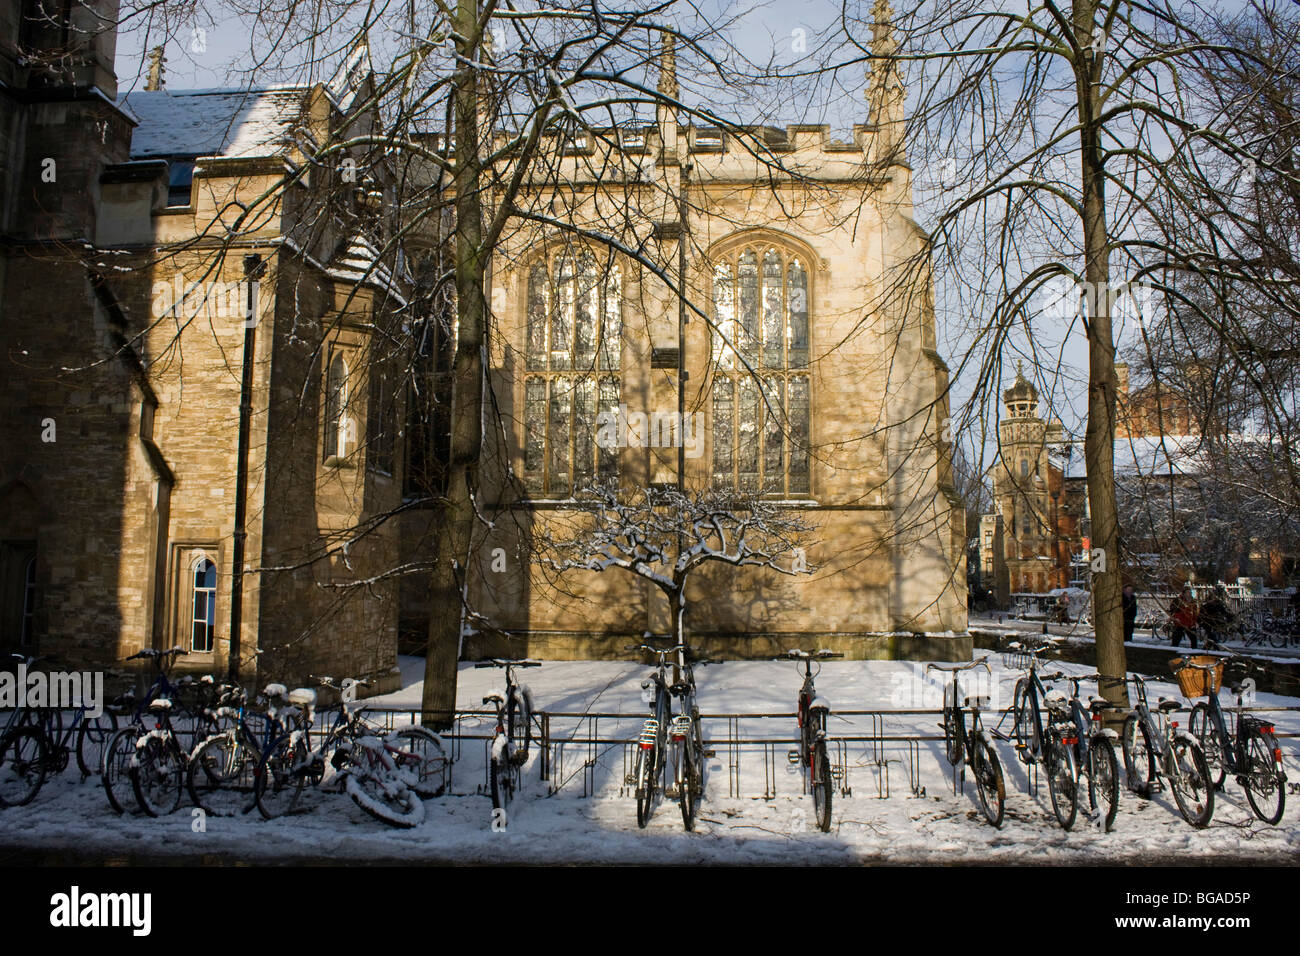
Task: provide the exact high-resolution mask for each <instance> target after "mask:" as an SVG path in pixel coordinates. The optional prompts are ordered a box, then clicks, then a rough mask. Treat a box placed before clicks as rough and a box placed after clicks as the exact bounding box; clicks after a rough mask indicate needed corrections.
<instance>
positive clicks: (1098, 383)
mask: <svg viewBox="0 0 1300 956" xmlns="http://www.w3.org/2000/svg"><path fill="white" fill-rule="evenodd" d="M1095 16H1096V4H1095V2H1094V0H1075V4H1074V35H1075V38H1076V40H1077V41H1078V43H1079V49H1080V53H1079V58H1078V60H1077V61H1076V67H1075V76H1076V77H1077V84H1078V100H1079V104H1078V105H1079V120H1080V133H1079V136H1080V156H1081V163H1082V170H1081V172H1082V186H1083V242H1084V281H1085V283H1086V286H1085V288H1086V290H1087V294H1086V295H1085V297H1084V300H1085V302H1086V303H1087V305H1086V311H1087V313H1088V428H1087V432H1086V433H1085V436H1084V446H1083V447H1084V461H1085V463H1086V465H1087V472H1088V508H1089V512H1090V513H1091V518H1092V526H1091V538H1092V547H1093V548H1094V549H1099V550H1100V552H1101V554H1100V555H1099V556H1098V557H1099V560H1094V564H1093V567H1094V570H1093V575H1092V601H1093V622H1094V625H1095V627H1096V634H1097V638H1096V640H1097V671H1098V672H1099V673H1100V674H1102V676H1104V677H1116V678H1118V677H1125V676H1127V673H1128V661H1127V657H1126V654H1125V650H1124V612H1123V607H1122V605H1121V584H1120V568H1119V518H1118V512H1119V508H1118V506H1117V504H1116V501H1115V390H1116V387H1117V383H1118V379H1117V378H1116V375H1115V338H1114V330H1113V328H1112V317H1111V295H1110V237H1109V234H1108V232H1107V225H1106V178H1105V165H1104V160H1103V158H1102V146H1101V132H1102V126H1101V123H1100V122H1099V114H1100V110H1101V102H1100V97H1099V96H1098V91H1099V80H1100V78H1101V63H1102V60H1103V54H1102V52H1101V49H1100V44H1099V43H1096V44H1095V43H1094V35H1093V30H1094V25H1093V24H1094V19H1095ZM1094 553H1095V552H1094ZM1101 693H1102V696H1104V697H1105V698H1106V699H1107V700H1110V701H1112V702H1113V703H1116V704H1121V705H1124V706H1127V703H1128V687H1127V685H1125V684H1107V683H1105V682H1103V685H1102V687H1101Z"/></svg>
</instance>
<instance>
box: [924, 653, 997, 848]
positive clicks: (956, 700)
mask: <svg viewBox="0 0 1300 956" xmlns="http://www.w3.org/2000/svg"><path fill="white" fill-rule="evenodd" d="M981 666H982V667H983V668H984V670H985V671H987V672H988V673H989V674H990V675H991V674H992V670H991V669H990V668H989V660H988V658H987V657H982V658H980V659H979V660H977V661H971V662H970V663H969V664H928V665H926V670H927V671H929V670H937V671H943V672H945V673H948V674H951V675H952V682H951V683H949V684H947V685H946V686H945V687H944V690H943V723H942V724H940V726H941V727H942V728H943V740H944V751H945V754H946V755H947V757H948V763H950V764H951V765H952V766H953V767H954V768H956V767H958V766H960V765H962V764H963V763H967V764H969V765H970V768H971V770H972V771H973V772H974V774H975V792H976V794H977V795H978V796H979V803H980V810H981V811H982V812H983V813H984V817H985V819H987V820H988V821H989V823H991V824H993V826H994V828H995V829H1001V827H1002V817H1003V812H1004V809H1005V805H1006V798H1007V790H1006V784H1005V783H1004V782H1003V779H1002V762H1001V761H1000V760H998V755H997V752H996V751H995V750H994V749H993V745H992V744H991V743H990V742H989V739H988V737H987V736H986V735H985V733H984V727H983V724H982V723H981V720H980V712H981V711H982V710H984V709H985V708H986V707H988V706H989V698H988V697H987V696H977V697H963V696H962V693H961V686H960V684H959V683H958V681H957V674H958V672H959V671H966V670H971V669H972V668H975V667H981ZM966 711H970V726H969V728H968V727H967V725H966Z"/></svg>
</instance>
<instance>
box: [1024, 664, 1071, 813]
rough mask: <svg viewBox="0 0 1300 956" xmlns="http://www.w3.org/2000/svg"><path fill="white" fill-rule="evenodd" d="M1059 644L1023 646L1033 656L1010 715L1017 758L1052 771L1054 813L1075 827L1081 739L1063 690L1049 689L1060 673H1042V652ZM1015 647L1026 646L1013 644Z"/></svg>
mask: <svg viewBox="0 0 1300 956" xmlns="http://www.w3.org/2000/svg"><path fill="white" fill-rule="evenodd" d="M1054 643H1055V642H1052V641H1048V642H1047V643H1046V644H1040V645H1030V646H1029V647H1026V648H1023V650H1024V653H1025V655H1026V656H1027V658H1028V661H1027V665H1026V666H1027V669H1028V671H1029V673H1028V674H1026V675H1025V676H1024V677H1021V678H1020V679H1019V680H1017V681H1016V685H1015V691H1014V693H1013V696H1012V704H1011V711H1010V713H1011V714H1012V715H1013V720H1014V724H1013V729H1014V733H1015V747H1016V756H1017V757H1018V758H1019V759H1020V761H1021V762H1022V763H1024V764H1025V765H1026V766H1030V765H1033V764H1039V763H1041V764H1042V765H1043V769H1044V770H1045V771H1046V773H1047V792H1048V794H1049V795H1050V797H1051V800H1052V813H1053V814H1054V815H1055V816H1056V822H1057V823H1059V824H1060V825H1061V829H1063V830H1069V829H1070V828H1071V827H1072V826H1074V821H1075V818H1076V816H1077V814H1078V812H1079V788H1078V780H1079V768H1078V764H1077V763H1076V761H1075V756H1074V751H1075V745H1076V744H1077V743H1078V738H1077V737H1076V736H1074V729H1073V726H1072V722H1071V720H1070V706H1069V702H1068V700H1067V699H1066V697H1065V694H1063V693H1062V692H1061V691H1059V690H1051V691H1049V690H1048V689H1047V688H1046V687H1045V686H1044V684H1043V682H1044V681H1053V680H1060V679H1062V678H1063V677H1065V675H1064V674H1063V673H1061V672H1060V671H1057V672H1055V673H1052V674H1039V672H1038V656H1039V654H1041V653H1043V652H1044V651H1045V650H1049V649H1050V648H1051V646H1052V645H1053V644H1054ZM1010 646H1011V647H1013V648H1016V649H1021V648H1022V645H1020V644H1018V643H1013V644H1011V645H1010ZM1044 707H1046V708H1047V721H1046V723H1044V721H1043V708H1044Z"/></svg>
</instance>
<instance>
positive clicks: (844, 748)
mask: <svg viewBox="0 0 1300 956" xmlns="http://www.w3.org/2000/svg"><path fill="white" fill-rule="evenodd" d="M837 770H838V771H839V774H840V796H841V797H851V796H853V787H851V786H850V785H849V745H848V742H847V741H844V740H840V739H839V738H836V739H835V764H834V766H832V767H831V777H832V779H833V778H834V777H835V771H837Z"/></svg>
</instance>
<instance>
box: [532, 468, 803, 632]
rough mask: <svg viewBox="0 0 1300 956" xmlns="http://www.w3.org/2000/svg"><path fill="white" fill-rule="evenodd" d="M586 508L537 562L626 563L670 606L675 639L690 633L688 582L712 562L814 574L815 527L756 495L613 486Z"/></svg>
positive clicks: (597, 566) (598, 491) (576, 566)
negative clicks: (625, 491)
mask: <svg viewBox="0 0 1300 956" xmlns="http://www.w3.org/2000/svg"><path fill="white" fill-rule="evenodd" d="M578 500H579V502H581V503H582V504H583V505H584V506H585V507H583V508H582V509H581V510H580V511H578V512H576V515H577V516H576V517H575V520H574V522H573V525H572V526H571V529H570V532H569V533H567V534H559V533H552V534H550V535H548V536H546V537H544V538H542V539H541V540H539V541H538V542H537V544H538V552H537V558H536V560H537V561H538V562H539V563H540V564H542V565H544V566H546V567H548V568H550V569H552V570H554V571H557V572H561V573H562V572H564V571H570V570H584V571H605V570H608V569H610V568H621V569H622V570H624V571H628V572H630V573H632V574H636V575H638V576H640V577H642V578H644V579H645V580H647V581H649V582H650V583H651V584H653V585H654V586H655V587H657V588H659V590H660V591H662V592H663V594H664V596H665V597H666V598H667V599H668V602H669V606H670V607H671V608H672V612H673V615H672V619H673V640H674V642H675V643H677V642H681V641H682V640H684V639H685V636H686V627H685V625H686V621H685V618H686V606H687V599H686V585H687V582H688V580H689V578H690V575H691V573H692V572H693V571H695V570H696V569H698V568H700V567H701V566H702V565H704V564H707V563H709V562H719V563H722V564H729V565H732V566H733V567H738V568H744V567H761V568H767V569H770V570H772V571H776V572H778V573H780V574H788V575H799V574H809V573H811V572H812V571H813V570H815V569H814V568H813V567H812V566H811V565H810V564H809V563H808V555H807V549H808V546H809V543H810V540H809V539H810V535H811V533H812V531H813V528H812V525H811V524H810V523H809V522H808V521H807V520H806V518H805V517H804V516H803V515H802V514H801V513H800V512H799V511H798V510H797V509H792V508H790V507H788V506H782V505H781V504H780V503H778V502H774V501H770V500H766V499H764V498H761V497H759V496H757V495H753V494H747V493H743V492H742V493H737V492H724V491H717V490H706V491H701V492H697V493H694V494H687V493H685V492H682V491H680V490H679V489H677V488H653V487H652V488H644V489H641V490H640V491H638V492H637V493H636V494H634V495H632V496H626V495H620V494H619V491H618V489H617V488H616V487H614V486H613V485H610V484H601V485H595V486H593V487H592V488H590V489H588V490H586V491H584V492H583V493H581V494H579V496H578Z"/></svg>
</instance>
